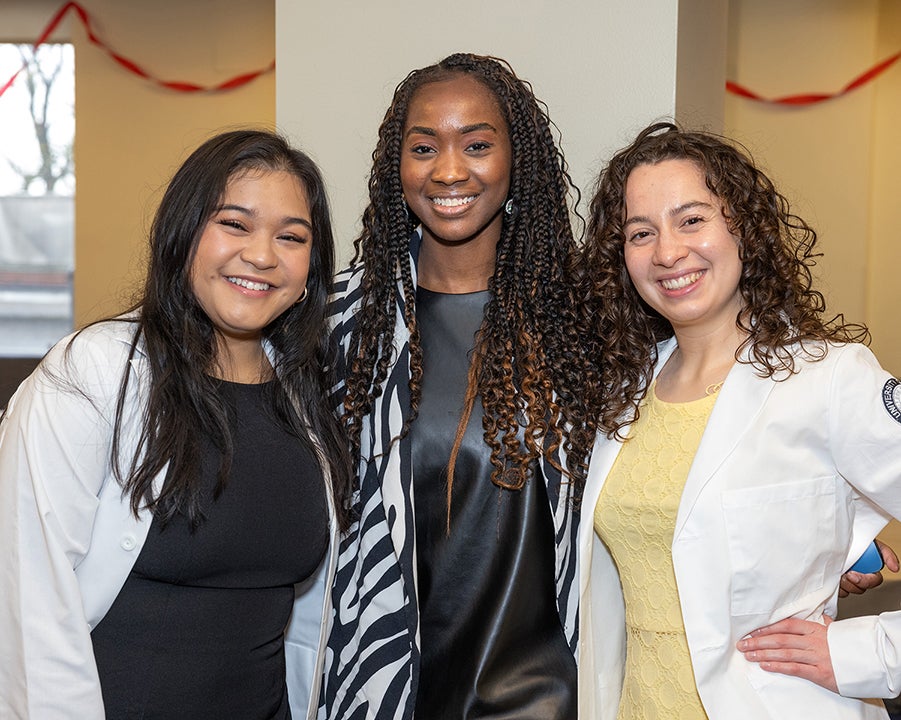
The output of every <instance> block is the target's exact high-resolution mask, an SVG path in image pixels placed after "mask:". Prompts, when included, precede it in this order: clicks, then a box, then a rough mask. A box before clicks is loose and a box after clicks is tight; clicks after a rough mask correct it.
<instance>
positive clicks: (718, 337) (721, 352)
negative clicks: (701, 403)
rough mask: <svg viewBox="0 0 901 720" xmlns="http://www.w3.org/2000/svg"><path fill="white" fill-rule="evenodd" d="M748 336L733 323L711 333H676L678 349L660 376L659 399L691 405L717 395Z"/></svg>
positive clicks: (658, 379) (658, 382) (658, 383)
mask: <svg viewBox="0 0 901 720" xmlns="http://www.w3.org/2000/svg"><path fill="white" fill-rule="evenodd" d="M745 337H746V336H745V334H744V333H743V332H742V331H741V330H739V329H738V328H737V327H735V325H734V324H733V325H732V326H731V327H725V328H720V329H719V330H718V331H715V332H708V333H693V332H690V331H681V332H680V331H676V342H677V343H678V347H677V348H676V350H675V351H674V352H673V354H672V355H671V356H670V358H669V360H667V362H666V365H665V366H664V367H663V369H662V370H661V371H660V373H659V375H658V376H657V396H658V397H659V398H660V399H661V400H666V401H670V402H688V401H691V400H697V399H699V398H702V397H704V396H705V395H710V394H712V393H713V392H716V391H717V390H718V389H719V386H720V385H721V384H722V383H723V382H724V381H725V380H726V376H727V375H728V374H729V370H730V369H731V368H732V366H733V365H734V364H735V354H736V352H737V351H738V348H739V346H740V345H741V343H742V342H743V341H744V339H745Z"/></svg>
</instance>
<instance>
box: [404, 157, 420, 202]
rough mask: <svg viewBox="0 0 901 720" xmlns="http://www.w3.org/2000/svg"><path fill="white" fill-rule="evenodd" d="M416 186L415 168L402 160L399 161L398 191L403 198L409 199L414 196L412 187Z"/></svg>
mask: <svg viewBox="0 0 901 720" xmlns="http://www.w3.org/2000/svg"><path fill="white" fill-rule="evenodd" d="M416 184H417V179H416V168H415V167H412V166H411V164H410V163H409V162H408V161H406V160H405V159H402V160H401V161H400V190H401V193H403V195H404V197H406V198H410V197H411V196H412V195H413V194H414V187H415V185H416Z"/></svg>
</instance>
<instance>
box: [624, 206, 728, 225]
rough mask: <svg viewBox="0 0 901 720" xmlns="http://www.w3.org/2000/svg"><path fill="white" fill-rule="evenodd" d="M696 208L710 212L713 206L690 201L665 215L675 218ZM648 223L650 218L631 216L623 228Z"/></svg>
mask: <svg viewBox="0 0 901 720" xmlns="http://www.w3.org/2000/svg"><path fill="white" fill-rule="evenodd" d="M696 207H703V208H710V209H711V210H712V209H713V205H711V204H710V203H706V202H704V201H702V200H691V201H689V202H687V203H684V204H682V205H679V206H678V207H674V208H673V209H672V210H670V211H669V212H668V213H667V215H669V216H670V217H675V216H676V215H679V214H681V213H684V212H685V211H686V210H691V209H693V208H696ZM649 222H651V218H649V217H647V216H646V215H633V216H632V217H630V218H627V219H626V222H624V223H623V227H625V226H626V225H634V224H635V223H649Z"/></svg>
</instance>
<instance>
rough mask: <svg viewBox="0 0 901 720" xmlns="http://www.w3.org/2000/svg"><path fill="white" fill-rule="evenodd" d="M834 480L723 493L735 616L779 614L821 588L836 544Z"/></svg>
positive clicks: (807, 481) (825, 479) (828, 479)
mask: <svg viewBox="0 0 901 720" xmlns="http://www.w3.org/2000/svg"><path fill="white" fill-rule="evenodd" d="M835 486H836V478H835V477H834V476H830V477H821V478H815V479H812V480H800V481H795V482H786V483H779V484H774V485H765V486H762V487H749V488H741V489H739V490H727V491H724V492H723V495H722V504H723V515H724V520H725V525H726V540H727V545H728V550H729V557H730V561H731V563H732V568H731V570H732V575H731V581H732V587H731V595H732V602H731V607H732V614H733V615H748V614H758V613H765V614H766V613H776V614H778V613H777V612H776V611H777V610H778V609H779V608H781V607H783V606H786V605H788V604H790V603H793V602H794V601H796V600H797V599H798V598H800V597H803V596H804V595H807V594H808V593H811V592H814V591H816V590H819V589H820V588H822V587H823V584H824V581H825V576H826V567H827V564H828V560H829V556H830V555H831V554H832V552H833V551H834V542H835V533H836V530H835V524H836V519H835V501H836V497H835V493H836V487H835Z"/></svg>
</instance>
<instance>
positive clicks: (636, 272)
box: [623, 245, 645, 285]
mask: <svg viewBox="0 0 901 720" xmlns="http://www.w3.org/2000/svg"><path fill="white" fill-rule="evenodd" d="M623 260H624V262H625V265H626V271H627V272H628V273H629V278H630V279H631V280H632V284H633V285H637V284H638V282H640V279H641V276H642V272H641V270H642V268H643V266H644V264H645V263H644V261H643V260H642V257H641V253H640V252H638V251H637V250H635V249H634V248H631V249H630V248H629V246H628V245H627V246H626V248H625V250H624V251H623Z"/></svg>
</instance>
